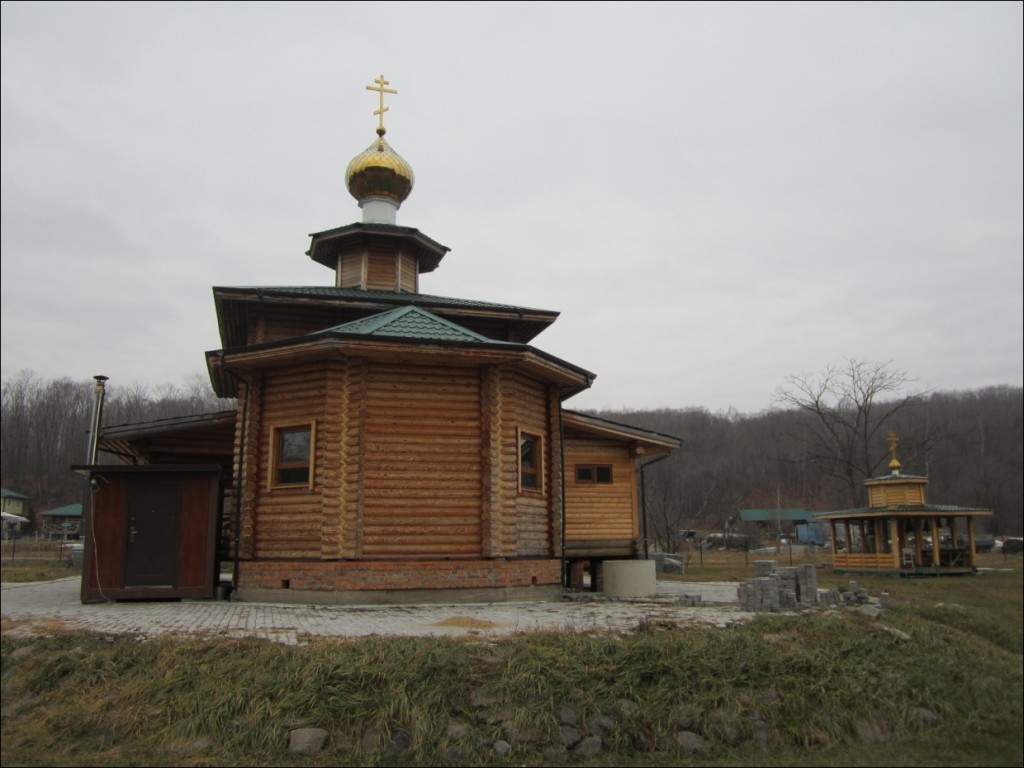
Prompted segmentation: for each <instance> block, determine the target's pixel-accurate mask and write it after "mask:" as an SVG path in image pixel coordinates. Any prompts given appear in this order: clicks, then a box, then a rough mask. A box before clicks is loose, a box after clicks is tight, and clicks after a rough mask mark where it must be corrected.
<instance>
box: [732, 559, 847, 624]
mask: <svg viewBox="0 0 1024 768" xmlns="http://www.w3.org/2000/svg"><path fill="white" fill-rule="evenodd" d="M837 594H838V593H837ZM737 595H738V597H739V603H740V608H741V609H742V610H744V611H753V612H763V611H791V610H795V609H797V608H805V607H810V606H813V605H818V604H819V600H818V572H817V570H816V569H815V567H814V566H813V565H811V564H807V565H801V566H798V567H796V568H779V564H778V561H776V560H755V561H754V578H753V579H750V580H749V581H747V582H746V583H744V584H740V585H739V587H738V589H737Z"/></svg>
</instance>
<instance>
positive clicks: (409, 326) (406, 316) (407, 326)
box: [311, 305, 507, 344]
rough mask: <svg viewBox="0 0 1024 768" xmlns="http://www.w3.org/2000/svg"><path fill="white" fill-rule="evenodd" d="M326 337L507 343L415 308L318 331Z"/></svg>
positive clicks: (402, 309)
mask: <svg viewBox="0 0 1024 768" xmlns="http://www.w3.org/2000/svg"><path fill="white" fill-rule="evenodd" d="M324 333H344V334H356V335H362V336H386V337H388V338H399V339H417V340H419V341H444V342H451V341H468V342H484V343H487V344H505V343H507V342H500V341H496V340H495V339H489V338H487V337H486V336H483V335H481V334H479V333H475V332H473V331H471V330H469V329H468V328H463V327H462V326H461V325H457V324H456V323H453V322H451V321H450V320H445V319H444V318H443V317H438V316H437V315H435V314H434V313H432V312H428V311H427V310H425V309H421V308H420V307H416V306H412V305H409V306H406V307H399V308H398V309H392V310H389V311H387V312H381V313H380V314H379V315H371V316H370V317H364V318H361V319H359V320H353V321H351V322H349V323H342V324H341V325H335V326H333V327H331V328H325V329H324V330H322V331H317V334H324ZM317 334H311V335H317Z"/></svg>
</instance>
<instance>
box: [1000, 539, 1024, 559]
mask: <svg viewBox="0 0 1024 768" xmlns="http://www.w3.org/2000/svg"><path fill="white" fill-rule="evenodd" d="M1022 552H1024V539H1022V538H1020V537H1019V536H1011V537H1010V538H1008V539H1003V554H1004V555H1019V554H1021V553H1022Z"/></svg>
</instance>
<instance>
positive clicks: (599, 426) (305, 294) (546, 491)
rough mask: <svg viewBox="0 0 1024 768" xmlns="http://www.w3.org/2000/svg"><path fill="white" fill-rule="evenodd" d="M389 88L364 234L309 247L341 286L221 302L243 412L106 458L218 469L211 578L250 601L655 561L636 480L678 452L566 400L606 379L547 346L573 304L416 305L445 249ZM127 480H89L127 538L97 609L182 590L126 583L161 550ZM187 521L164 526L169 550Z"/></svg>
mask: <svg viewBox="0 0 1024 768" xmlns="http://www.w3.org/2000/svg"><path fill="white" fill-rule="evenodd" d="M388 85H389V83H388V81H387V80H385V79H384V77H383V76H381V77H380V78H378V79H377V80H375V81H374V85H372V86H367V88H368V89H369V90H372V91H375V92H376V93H377V94H378V96H379V107H378V109H377V110H375V111H374V114H375V115H377V116H379V122H378V126H377V130H376V133H377V136H376V138H375V139H374V140H373V142H372V143H371V144H370V146H369V147H368V148H367V149H366V150H365V151H363V152H361V153H360V154H358V155H356V156H355V158H353V159H352V161H351V163H349V165H348V168H347V171H346V185H347V187H348V189H349V191H350V192H351V194H352V195H353V197H354V198H355V199H356V200H357V201H358V204H359V207H360V208H361V209H362V220H361V221H359V222H357V223H352V224H348V225H346V226H342V227H338V228H335V229H329V230H326V231H323V232H318V233H316V234H314V235H312V241H311V243H310V247H309V250H308V252H307V254H308V256H309V257H310V258H311V259H313V260H314V261H315V262H317V263H319V264H322V265H323V266H324V267H326V268H327V269H329V270H330V271H331V273H332V274H333V281H332V284H330V285H322V286H312V287H263V288H248V287H246V288H226V287H216V288H214V289H213V293H214V301H215V305H216V311H217V318H218V324H219V330H220V338H221V344H222V347H221V348H220V349H217V350H213V351H210V352H207V353H206V362H207V367H208V369H209V373H210V380H211V382H212V384H213V387H214V390H215V391H216V393H217V394H218V395H219V396H221V397H225V398H235V402H236V404H237V407H236V409H235V410H233V411H231V412H226V413H218V414H210V415H208V416H196V417H188V418H185V419H169V420H164V421H161V422H152V423H148V424H133V425H125V426H118V427H107V428H104V429H102V431H101V433H100V435H101V440H100V445H101V447H102V448H103V449H104V450H106V451H108V452H111V453H114V454H116V455H118V456H120V457H121V458H122V459H123V460H124V461H125V462H126V463H128V464H131V465H137V467H138V468H139V469H141V468H142V467H147V466H148V467H151V466H152V465H154V464H155V465H162V466H175V465H177V466H180V467H182V473H183V474H182V476H183V477H188V476H189V472H188V470H187V467H192V468H195V470H196V471H197V472H200V473H201V474H203V476H204V477H205V476H208V474H209V472H210V471H211V468H213V469H215V470H216V471H217V472H218V474H219V477H220V482H221V484H222V486H223V488H224V491H225V493H224V495H223V499H224V501H223V504H222V505H221V504H215V505H212V508H211V509H210V510H209V513H208V514H209V516H210V519H212V520H215V521H216V524H215V525H214V526H213V527H215V528H216V530H217V534H216V539H217V543H216V546H210V547H207V549H209V550H210V552H211V553H212V552H213V551H214V550H215V551H216V552H217V553H218V554H217V556H216V557H214V556H213V555H212V554H211V556H210V557H209V558H207V559H208V561H209V562H208V563H206V564H204V565H203V566H202V567H204V568H208V569H209V572H210V574H213V573H214V572H215V571H216V572H218V573H219V570H220V567H221V563H222V562H230V563H231V564H232V566H233V578H232V582H233V583H232V587H233V599H241V600H272V601H275V602H280V601H289V602H322V603H358V602H417V601H430V600H443V601H451V600H489V601H490V600H510V599H517V600H518V599H550V598H555V597H557V596H559V594H560V591H561V589H562V587H563V586H565V585H567V584H568V583H569V581H570V579H571V578H572V576H571V574H576V575H577V578H578V575H579V573H580V571H581V569H580V566H581V565H582V564H590V565H591V566H592V568H591V571H592V572H593V573H595V574H599V572H600V566H601V563H603V562H604V561H605V560H608V559H631V558H637V557H643V556H644V546H643V530H642V514H641V503H640V498H639V493H638V483H637V475H638V470H639V468H640V466H641V465H642V464H643V463H645V462H647V461H649V460H650V459H651V458H652V457H654V458H658V457H660V456H662V455H664V454H666V453H668V452H669V451H671V450H672V449H673V448H675V447H677V446H678V445H679V441H678V440H677V439H676V438H673V437H670V436H666V435H662V434H657V433H653V432H650V431H647V430H642V429H637V428H634V427H631V426H627V425H624V424H618V423H613V422H609V421H606V420H602V419H599V418H596V417H594V416H590V415H586V414H583V413H575V412H571V411H568V410H565V409H564V408H563V407H562V404H563V402H564V401H565V400H567V399H568V398H570V397H572V396H573V395H575V394H577V393H579V392H581V391H583V390H585V389H587V388H588V387H590V385H591V384H592V382H593V380H594V374H592V373H590V372H588V371H586V370H584V369H583V368H580V367H579V366H577V365H574V364H572V363H570V362H567V361H565V360H561V359H559V358H557V357H555V356H553V355H550V354H548V353H546V352H544V351H542V350H541V349H539V348H537V347H535V346H533V345H532V341H533V339H534V338H535V337H536V336H537V335H538V334H539V333H541V332H542V331H543V330H544V329H545V328H547V327H548V326H549V325H551V323H553V322H554V321H555V319H556V318H557V316H558V313H557V312H552V311H548V310H539V309H530V308H527V307H520V306H512V305H504V304H494V303H488V302H480V301H473V300H468V299H456V298H445V297H440V296H432V295H426V294H422V293H420V292H419V279H420V275H421V274H424V273H428V272H432V271H434V270H435V269H437V268H438V267H439V266H440V265H441V263H442V260H443V258H444V256H445V254H446V253H447V252H448V250H449V249H448V248H447V247H445V246H443V245H441V244H440V243H438V242H436V241H435V240H433V239H432V238H430V237H428V236H427V235H425V234H423V233H422V232H420V231H419V230H417V229H414V228H412V227H406V226H399V225H398V224H397V221H396V219H397V211H398V209H399V207H400V206H401V204H402V202H403V201H404V200H405V199H406V198H407V196H408V195H409V194H410V192H411V191H412V187H413V180H414V176H413V171H412V168H411V167H410V165H409V164H408V163H407V162H406V161H405V160H404V159H403V158H402V157H401V156H400V155H399V154H398V153H397V152H396V151H395V150H394V149H392V147H391V146H390V145H389V143H388V142H387V141H386V140H385V138H384V136H385V128H384V114H385V112H387V111H388V107H386V106H384V97H385V94H393V93H396V91H395V90H394V89H391V88H388V87H387V86H388ZM108 469H109V468H108ZM91 471H92V473H93V475H94V476H97V475H102V474H103V472H104V467H102V466H94V467H92V468H91ZM173 476H174V475H163V476H162V478H163V479H164V480H165V481H166V478H167V477H173ZM117 477H118V473H117V472H109V473H108V476H107V477H106V483H105V484H104V483H94V484H93V485H94V488H97V491H96V493H95V494H94V504H93V507H94V510H93V516H94V519H93V521H92V525H93V527H95V526H97V525H100V527H103V523H104V521H102V520H101V517H102V516H103V515H104V514H107V515H108V516H109V521H108V522H109V525H108V526H107V527H113V528H114V529H116V530H115V531H114V532H113V533H108V534H106V535H105V536H101V537H97V541H99V540H100V539H102V540H103V541H106V542H107V545H106V547H107V551H105V552H97V553H96V554H95V557H97V558H100V559H102V560H104V562H105V565H104V567H102V568H100V567H96V566H97V565H99V564H98V563H94V564H93V567H92V568H91V570H90V568H89V564H88V563H86V574H87V575H86V576H84V577H83V592H82V594H83V599H96V598H97V595H98V592H97V590H102V589H103V588H104V586H106V591H105V594H106V595H107V596H109V595H110V594H115V593H112V592H111V590H112V589H115V590H116V589H120V590H121V591H120V592H116V594H115V596H117V597H132V596H139V597H148V596H152V594H154V593H157V594H159V593H160V590H161V589H163V590H170V591H169V592H165V594H168V595H170V594H173V593H174V590H176V589H177V582H176V580H180V578H181V574H179V573H177V571H176V569H177V568H178V566H176V565H175V563H180V562H182V558H180V557H179V558H177V559H175V558H174V557H171V556H168V557H166V558H165V559H166V561H167V563H168V565H167V566H166V567H165V568H164V569H163V571H165V572H164V573H156V574H153V575H148V576H145V577H143V580H146V579H149V580H150V581H152V582H154V583H150V584H133V585H126V584H125V583H120V584H113V583H112V582H116V581H118V579H119V578H122V577H119V576H118V574H119V573H123V572H124V568H123V564H122V563H123V561H125V560H127V558H128V556H129V554H130V553H129V550H130V549H131V548H132V547H136V546H140V545H139V544H138V541H139V540H140V539H145V538H146V536H147V533H146V532H145V531H142V530H140V529H139V520H141V519H142V518H141V517H139V515H134V516H133V513H132V511H131V510H127V509H125V505H126V504H130V503H131V494H125V493H120V494H112V493H111V492H110V491H108V486H111V485H116V482H113V481H111V479H110V478H115V479H116V478H117ZM107 496H109V497H110V499H111V502H110V503H112V504H114V506H115V507H117V509H112V510H111V511H107V512H106V513H105V511H104V510H105V507H104V502H105V499H106V497H107ZM140 498H142V499H144V498H145V496H144V495H141V496H140ZM196 498H199V497H198V496H197V497H196ZM114 502H116V503H114ZM108 506H109V505H108ZM168 514H173V510H171V512H169V513H168ZM188 514H189V513H187V511H183V512H182V513H181V517H182V519H183V520H184V519H185V518H186V517H188ZM129 518H131V519H132V520H134V521H135V524H134V526H133V532H132V533H128V532H127V529H125V530H124V531H122V530H120V528H122V527H124V526H126V525H129V523H128V522H126V521H127V520H129ZM165 518H166V515H165ZM88 526H89V523H88V522H87V528H88ZM192 527H193V529H195V530H200V529H201V528H202V527H201V525H200V524H199V523H196V522H193V523H192ZM173 528H174V524H171V526H170V528H168V525H167V523H166V519H165V521H164V525H163V527H162V528H160V526H156V525H155V524H154V531H157V530H158V529H159V530H163V533H161V534H159V535H160V536H162V537H163V539H164V540H165V541H167V540H168V534H167V531H168V530H170V529H173ZM202 530H203V531H205V530H206V529H205V528H202ZM172 538H173V537H172ZM129 539H131V541H129ZM180 539H181V537H178V538H177V539H175V540H176V541H178V542H179V543H178V545H177V546H185V545H184V544H182V543H180ZM204 541H205V539H204ZM168 546H170V544H168ZM151 570H152V569H151ZM156 570H160V569H156ZM101 572H102V573H106V574H107V575H106V577H105V578H106V579H107V580H108V582H111V583H110V584H108V585H103V584H102V583H99V582H97V580H96V579H95V578H93V574H96V573H101ZM205 576H206V575H205V574H204V578H203V579H202V580H200V581H201V583H202V584H204V585H205V584H208V583H210V582H209V580H207V579H206V578H205ZM196 581H197V578H196V577H195V576H194V575H193V576H192V582H196ZM122 582H123V578H122ZM190 583H191V582H190ZM125 590H127V591H125ZM133 590H134V591H133ZM187 596H195V593H194V592H189V593H188V595H187Z"/></svg>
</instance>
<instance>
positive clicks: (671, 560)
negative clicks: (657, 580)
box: [650, 552, 684, 573]
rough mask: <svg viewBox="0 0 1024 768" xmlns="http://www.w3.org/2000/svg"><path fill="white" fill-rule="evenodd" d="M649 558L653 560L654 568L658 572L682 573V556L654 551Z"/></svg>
mask: <svg viewBox="0 0 1024 768" xmlns="http://www.w3.org/2000/svg"><path fill="white" fill-rule="evenodd" d="M650 559H651V560H653V561H654V570H655V571H656V572H658V573H683V569H684V566H683V558H682V556H681V555H672V554H667V553H665V552H654V553H652V554H651V556H650Z"/></svg>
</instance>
